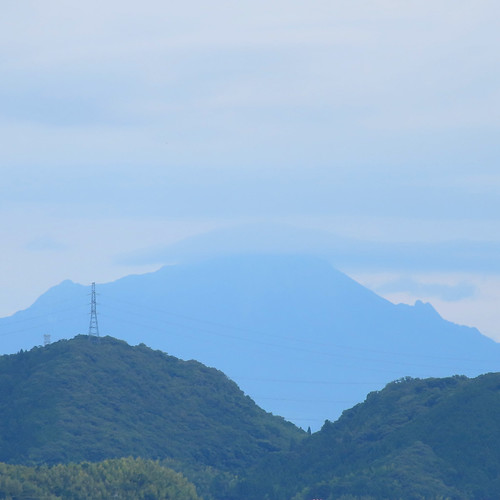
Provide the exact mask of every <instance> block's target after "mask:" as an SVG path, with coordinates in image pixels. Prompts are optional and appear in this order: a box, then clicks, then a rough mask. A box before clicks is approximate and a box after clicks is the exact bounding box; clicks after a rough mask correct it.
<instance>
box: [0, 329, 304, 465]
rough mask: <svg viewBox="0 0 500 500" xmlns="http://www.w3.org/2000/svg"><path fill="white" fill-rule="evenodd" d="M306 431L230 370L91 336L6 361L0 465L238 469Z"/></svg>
mask: <svg viewBox="0 0 500 500" xmlns="http://www.w3.org/2000/svg"><path fill="white" fill-rule="evenodd" d="M304 434H305V433H304V432H303V431H301V430H299V429H298V428H297V427H295V426H294V425H293V424H291V423H288V422H286V421H285V420H284V419H283V418H281V417H277V416H273V415H271V414H269V413H266V412H265V411H264V410H262V409H260V408H259V407H258V406H257V405H256V404H255V403H254V402H253V401H252V400H251V399H250V398H249V397H248V396H245V395H244V394H243V392H242V391H240V389H239V388H238V387H237V385H236V384H235V383H234V382H232V381H231V380H229V379H228V378H227V377H226V376H225V375H224V374H223V373H222V372H220V371H218V370H216V369H213V368H207V367H206V366H204V365H202V364H201V363H198V362H196V361H182V360H180V359H177V358H174V357H172V356H168V355H166V354H164V353H162V352H160V351H153V350H151V349H149V348H148V347H146V346H144V345H140V346H137V347H131V346H129V345H128V344H126V343H125V342H122V341H119V340H116V339H114V338H111V337H105V338H101V339H100V342H99V343H93V342H90V341H89V339H88V337H86V336H78V337H75V338H74V339H72V340H63V341H59V342H56V343H54V344H51V345H48V346H46V347H38V348H34V349H32V350H30V351H24V352H23V351H21V352H19V353H18V354H14V355H7V356H2V357H0V462H8V463H21V464H40V463H45V464H53V463H60V462H62V463H67V462H81V461H85V460H89V461H99V460H104V459H109V458H114V457H127V456H140V457H142V458H154V459H156V458H158V459H167V458H169V459H175V460H178V461H181V462H183V463H191V464H198V465H200V464H201V465H210V466H212V467H215V468H217V469H219V470H222V471H229V472H232V473H235V472H238V471H240V470H242V469H245V468H247V467H249V466H250V465H253V464H255V463H256V462H257V461H259V460H261V459H262V457H263V456H264V455H265V454H266V453H268V452H269V451H270V450H284V449H287V448H288V447H289V446H290V443H291V442H292V441H293V440H294V439H298V440H300V439H301V438H302V437H303V435H304Z"/></svg>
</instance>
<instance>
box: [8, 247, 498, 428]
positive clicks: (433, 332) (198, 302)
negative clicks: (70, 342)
mask: <svg viewBox="0 0 500 500" xmlns="http://www.w3.org/2000/svg"><path fill="white" fill-rule="evenodd" d="M97 291H98V293H99V294H100V295H99V296H98V315H99V325H100V329H101V333H102V334H110V335H114V336H117V337H119V338H123V339H125V340H126V341H127V342H129V343H132V344H137V343H140V342H145V343H147V344H148V345H151V346H152V347H154V348H158V349H161V350H163V351H165V352H168V353H170V354H172V355H175V356H177V357H180V358H183V359H197V360H199V361H201V362H203V363H205V364H207V365H209V366H215V367H217V368H219V369H221V370H223V371H224V373H227V374H228V376H230V377H231V378H232V379H233V380H235V381H236V382H237V383H238V385H239V386H240V387H242V389H243V390H244V391H245V392H246V393H247V394H251V395H252V397H253V398H254V399H255V400H256V402H257V403H258V404H259V405H260V406H262V407H264V408H266V409H268V410H270V411H272V412H274V413H276V414H279V415H284V416H285V417H286V418H287V419H289V420H292V421H294V422H295V423H297V424H298V425H300V426H302V427H303V428H307V426H311V427H312V428H313V429H318V428H320V426H321V424H322V423H323V422H324V420H325V419H335V418H337V417H338V416H339V415H340V413H341V411H342V410H343V409H345V408H348V407H351V406H353V405H354V404H356V403H358V402H359V401H362V400H363V398H364V395H365V394H366V393H368V392H369V391H371V390H376V389H380V388H382V387H383V386H384V385H385V384H386V383H387V382H389V381H391V380H395V379H398V378H401V377H403V376H407V375H409V376H413V377H430V376H435V377H442V376H450V375H454V374H465V375H468V376H475V375H478V374H480V373H484V372H487V371H494V370H496V369H497V366H498V365H497V361H496V360H497V359H498V355H499V346H498V344H496V343H495V342H493V341H492V340H490V339H488V338H486V337H484V336H482V335H481V334H480V333H479V332H478V331H477V330H476V329H474V328H467V327H462V326H458V325H455V324H453V323H450V322H447V321H445V320H443V319H442V318H441V317H440V316H439V315H438V314H437V312H436V311H435V310H434V309H433V308H432V306H430V305H429V304H422V303H420V302H417V303H416V304H415V306H407V305H394V304H391V303H390V302H388V301H387V300H385V299H383V298H381V297H379V296H377V295H376V294H375V293H373V292H371V291H370V290H368V289H366V288H364V287H363V286H361V285H360V284H358V283H356V282H355V281H353V280H352V279H350V278H349V277H348V276H346V275H345V274H343V273H341V272H339V271H336V270H335V269H334V268H332V267H331V266H330V265H329V264H327V263H326V262H324V261H321V260H319V259H315V258H310V257H303V256H291V255H258V256H256V255H253V256H238V257H225V258H221V259H213V260H210V261H205V262H197V263H192V264H186V265H178V266H167V267H164V268H162V269H160V270H159V271H157V272H154V273H149V274H145V275H139V276H128V277H126V278H123V279H120V280H118V281H116V282H113V283H107V284H103V285H98V287H97ZM88 293H89V290H88V288H87V287H83V286H81V285H76V284H74V283H71V282H63V283H61V284H60V285H58V286H56V287H54V288H52V289H51V290H49V291H48V292H47V293H46V294H44V295H43V296H42V297H40V299H39V300H38V301H37V302H35V303H34V304H33V306H31V307H30V308H29V309H27V310H26V311H21V312H19V313H17V314H15V315H14V316H12V317H9V318H3V319H1V320H0V332H2V345H3V350H4V352H15V351H16V350H18V349H19V348H21V347H22V348H30V347H31V346H32V345H33V344H39V343H41V340H42V335H43V334H44V333H51V334H52V335H53V337H55V338H61V337H65V336H68V335H73V334H76V333H84V332H85V331H86V330H87V329H88V320H89V316H88V314H89V306H88V301H89V297H88Z"/></svg>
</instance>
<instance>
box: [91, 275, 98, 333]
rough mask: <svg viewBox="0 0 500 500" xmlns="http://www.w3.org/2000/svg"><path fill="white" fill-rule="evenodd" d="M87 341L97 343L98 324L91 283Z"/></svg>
mask: <svg viewBox="0 0 500 500" xmlns="http://www.w3.org/2000/svg"><path fill="white" fill-rule="evenodd" d="M89 339H90V340H93V341H94V342H99V324H98V323H97V300H96V293H95V283H92V293H91V299H90V325H89Z"/></svg>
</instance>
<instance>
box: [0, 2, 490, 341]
mask: <svg viewBox="0 0 500 500" xmlns="http://www.w3.org/2000/svg"><path fill="white" fill-rule="evenodd" d="M499 42H500V5H499V4H498V2H494V1H488V0H478V1H476V2H470V1H461V0H454V1H451V0H450V1H448V0H446V1H442V0H437V1H434V2H417V1H411V0H410V1H404V2H403V1H389V0H371V1H354V2H353V1H352V0H351V1H336V0H329V1H322V0H309V1H307V2H305V1H293V0H287V1H286V2H285V1H282V0H276V1H274V2H264V1H261V0H252V1H247V0H241V1H240V2H230V1H221V0H214V1H212V2H208V3H207V2H200V1H198V0H188V1H184V2H182V3H181V2H175V3H169V2H160V1H156V0H143V1H141V2H133V1H128V0H120V1H115V0H108V1H106V2H97V1H94V0H88V1H86V2H80V3H78V4H76V3H74V2H65V1H62V0H61V1H53V0H45V1H44V2H39V1H29V0H26V1H25V2H15V1H13V0H4V1H3V2H2V16H1V18H0V74H1V78H0V235H1V241H2V244H1V245H0V262H1V264H0V286H1V289H2V295H1V301H0V316H6V315H10V314H12V313H13V312H15V311H17V310H19V309H24V308H26V307H28V306H29V305H30V304H31V303H32V302H33V301H34V300H35V299H36V298H37V297H38V296H39V295H40V294H41V293H43V292H44V291H46V290H47V289H48V288H49V287H51V286H53V285H55V284H57V283H59V282H60V281H62V280H64V279H72V280H73V281H77V282H80V283H84V284H88V283H90V282H92V281H96V282H106V281H110V280H114V279H117V278H119V277H121V276H124V275H127V274H131V273H141V272H147V271H151V270H154V269H157V268H159V267H160V266H161V265H162V264H166V263H171V262H170V261H169V258H171V255H172V253H171V252H170V250H169V249H171V248H176V245H177V247H178V245H181V246H182V245H183V244H184V245H187V246H189V245H191V246H196V247H197V250H198V251H199V252H203V249H204V246H203V245H204V244H205V243H206V242H207V241H208V240H210V235H211V234H227V235H229V236H228V237H227V240H231V238H233V239H234V240H235V241H236V240H237V241H238V242H239V245H240V247H241V248H242V249H243V250H244V247H245V241H246V240H245V238H244V237H243V238H242V237H241V234H242V233H241V232H242V231H243V233H244V232H245V228H252V229H251V230H250V232H253V233H252V234H254V236H252V238H253V239H252V238H248V242H247V243H248V245H249V247H252V248H255V247H258V248H259V249H260V250H269V248H271V247H272V249H274V250H275V251H276V250H283V249H287V250H289V251H290V250H295V249H296V250H297V251H299V250H300V251H314V252H319V253H323V254H325V255H328V257H329V258H330V259H331V260H332V263H333V264H334V265H336V267H338V268H339V269H341V270H343V271H345V272H346V273H348V274H349V275H350V276H352V277H353V278H355V279H357V280H358V281H360V282H361V283H363V284H365V285H366V286H368V287H370V288H371V289H373V290H374V291H376V292H377V293H380V294H381V295H383V296H384V297H386V298H388V299H389V300H391V301H394V302H406V303H414V302H415V300H417V299H420V300H424V301H429V302H431V303H432V304H433V305H434V307H435V308H436V309H437V310H438V311H439V312H440V313H441V314H442V315H443V316H444V317H445V318H446V319H450V320H451V321H455V322H457V323H462V324H467V325H471V326H477V327H478V328H479V329H480V330H481V331H482V332H483V333H484V334H486V335H488V336H490V337H492V338H494V339H496V340H498V341H500V327H499V326H497V325H500V308H498V306H497V304H498V302H499V301H500V257H499V256H500V252H499V251H500V196H499V195H500V170H499V168H498V160H499V158H500V144H499V141H498V137H499V124H500V51H499V50H498V47H499V45H500V43H499ZM255 228H264V229H255ZM266 228H281V229H277V230H276V231H275V230H271V231H269V229H266ZM224 231H225V232H226V233H224ZM259 231H260V232H259ZM214 232H215V233H214ZM221 232H222V233H221ZM231 235H232V236H231ZM259 235H260V237H259ZM290 235H293V236H290ZM278 236H279V237H278ZM290 238H291V239H292V240H293V244H290V241H291V240H290ZM169 256H170V257H169Z"/></svg>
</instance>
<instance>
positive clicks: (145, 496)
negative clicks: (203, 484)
mask: <svg viewBox="0 0 500 500" xmlns="http://www.w3.org/2000/svg"><path fill="white" fill-rule="evenodd" d="M0 498H5V499H6V500H17V499H33V500H35V499H36V500H40V499H44V500H82V499H92V500H107V499H110V498H122V499H130V500H199V497H198V495H197V494H196V489H195V487H194V485H192V484H190V483H189V482H188V481H187V480H186V479H185V478H184V477H183V476H182V475H181V474H178V473H176V472H174V471H173V470H170V469H167V468H165V467H162V466H161V465H160V464H158V463H157V462H154V461H151V460H142V459H132V458H121V459H114V460H105V461H103V462H99V463H88V462H84V463H82V464H78V465H77V464H67V465H62V464H61V465H54V466H52V467H47V466H40V467H26V466H22V465H7V464H0Z"/></svg>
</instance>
